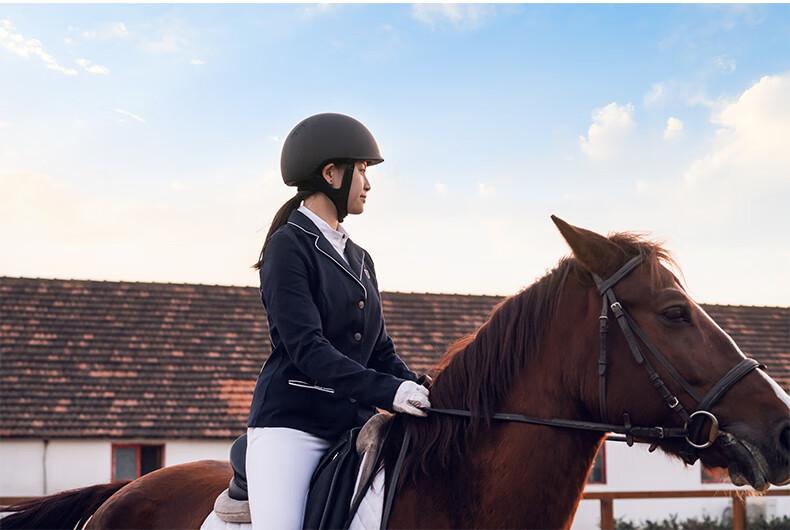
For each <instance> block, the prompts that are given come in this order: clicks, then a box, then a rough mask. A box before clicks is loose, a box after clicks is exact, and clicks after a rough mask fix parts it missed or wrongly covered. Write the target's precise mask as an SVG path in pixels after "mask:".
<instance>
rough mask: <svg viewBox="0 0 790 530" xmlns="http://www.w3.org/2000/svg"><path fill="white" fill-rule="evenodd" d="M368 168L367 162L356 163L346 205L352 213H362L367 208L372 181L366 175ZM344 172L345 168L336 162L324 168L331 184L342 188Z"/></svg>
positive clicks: (326, 177)
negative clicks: (338, 165) (366, 202)
mask: <svg viewBox="0 0 790 530" xmlns="http://www.w3.org/2000/svg"><path fill="white" fill-rule="evenodd" d="M367 169H368V163H367V162H357V163H356V164H354V174H353V176H352V178H351V188H350V189H349V190H348V204H347V205H346V206H347V209H348V213H350V214H361V213H362V212H363V211H364V210H365V200H366V199H367V195H368V191H370V182H369V181H368V178H367V176H366V175H365V173H366V172H367ZM344 172H345V171H344V170H342V169H341V168H339V167H337V166H335V165H334V164H329V165H328V166H326V168H325V169H324V178H325V179H326V180H327V181H328V182H329V185H330V186H332V187H333V188H335V189H340V186H341V184H342V183H343V176H344V175H343V173H344Z"/></svg>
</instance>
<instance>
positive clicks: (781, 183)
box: [685, 73, 790, 199]
mask: <svg viewBox="0 0 790 530" xmlns="http://www.w3.org/2000/svg"><path fill="white" fill-rule="evenodd" d="M711 121H712V122H713V123H715V124H717V125H719V129H718V130H717V132H716V140H715V147H714V149H713V150H712V151H711V152H709V153H708V154H707V155H706V156H704V157H702V158H700V159H699V160H697V161H696V162H695V163H694V164H693V165H692V166H691V168H690V169H689V170H688V171H687V172H686V175H685V178H686V182H687V184H689V185H690V186H705V185H706V184H708V183H713V182H715V183H716V188H717V189H718V190H720V192H721V193H725V192H726V193H731V194H734V195H733V198H734V199H737V198H738V197H740V196H741V195H739V193H741V192H747V191H748V192H749V193H755V192H765V191H766V190H767V189H768V188H774V189H777V188H779V189H783V190H785V191H787V190H788V189H789V188H790V179H788V168H790V149H787V139H788V138H790V73H785V74H783V75H775V76H765V77H763V78H762V79H760V81H758V82H757V83H755V84H754V85H753V86H752V87H750V88H749V89H748V90H746V91H745V92H744V93H743V94H741V95H740V97H739V98H738V99H737V101H735V102H732V103H730V104H727V105H724V106H723V108H722V109H721V110H720V111H718V112H714V113H713V115H712V116H711Z"/></svg>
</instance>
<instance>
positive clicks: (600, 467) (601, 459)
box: [587, 443, 606, 484]
mask: <svg viewBox="0 0 790 530" xmlns="http://www.w3.org/2000/svg"><path fill="white" fill-rule="evenodd" d="M587 484H606V444H605V443H604V444H601V448H600V449H598V452H597V453H596V454H595V460H593V466H592V469H591V470H590V476H588V477H587Z"/></svg>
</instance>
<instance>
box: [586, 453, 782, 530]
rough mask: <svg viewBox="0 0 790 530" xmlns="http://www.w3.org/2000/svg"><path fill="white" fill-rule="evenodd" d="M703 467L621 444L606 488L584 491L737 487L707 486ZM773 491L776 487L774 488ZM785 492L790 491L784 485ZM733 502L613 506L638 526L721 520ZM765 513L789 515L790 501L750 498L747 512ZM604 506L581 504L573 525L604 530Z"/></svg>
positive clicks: (612, 456) (609, 459)
mask: <svg viewBox="0 0 790 530" xmlns="http://www.w3.org/2000/svg"><path fill="white" fill-rule="evenodd" d="M700 469H701V468H700V464H699V462H697V463H696V464H694V465H693V466H686V465H685V464H684V463H683V462H682V461H680V460H678V459H677V458H672V457H669V456H667V455H666V454H664V453H661V452H660V451H656V452H655V453H652V454H651V453H648V451H647V445H643V444H635V445H634V446H633V447H628V446H627V445H626V444H624V443H621V442H606V484H590V485H588V486H587V487H586V488H585V491H587V492H592V491H669V490H717V489H726V488H733V486H732V485H729V484H727V485H725V484H703V483H702V480H701V472H700ZM772 489H773V487H772ZM782 489H790V486H785V487H783V488H782ZM731 507H732V500H731V499H729V498H703V499H628V500H626V499H623V500H615V501H614V516H615V518H625V519H630V520H631V521H633V522H634V523H639V522H641V521H644V520H646V519H650V520H652V521H662V520H663V519H665V518H668V517H669V516H670V515H671V514H677V515H678V519H679V520H683V519H686V518H688V517H697V518H700V517H702V516H703V515H705V514H707V515H710V516H712V517H716V518H721V517H722V514H723V513H724V512H725V510H726V511H727V512H728V513H729V511H730V510H731ZM757 511H762V512H763V513H764V514H765V515H766V516H768V517H771V516H782V515H790V498H788V497H781V498H777V497H766V498H759V497H757V498H748V499H747V501H746V513H747V516H749V514H755V513H757ZM599 523H600V502H599V501H597V500H596V501H592V500H591V501H582V502H581V503H580V504H579V509H578V510H577V512H576V518H575V519H574V521H573V525H572V527H571V528H572V529H573V530H598V529H599V528H600V526H599Z"/></svg>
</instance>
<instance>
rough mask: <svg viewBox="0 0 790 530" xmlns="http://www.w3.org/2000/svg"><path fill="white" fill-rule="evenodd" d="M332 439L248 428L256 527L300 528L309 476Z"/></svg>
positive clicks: (255, 529)
mask: <svg viewBox="0 0 790 530" xmlns="http://www.w3.org/2000/svg"><path fill="white" fill-rule="evenodd" d="M331 445H332V444H331V442H330V441H329V440H324V439H323V438H318V437H317V436H313V435H312V434H308V433H306V432H303V431H299V430H296V429H288V428H285V427H250V428H248V429H247V492H248V495H249V499H250V515H251V516H252V528H253V530H299V529H301V528H302V519H303V517H304V507H305V502H306V501H307V490H308V489H309V487H310V478H311V477H312V476H313V471H314V470H315V467H316V466H317V465H318V461H319V460H321V456H323V454H324V453H325V452H326V450H327V449H329V447H330V446H331Z"/></svg>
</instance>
